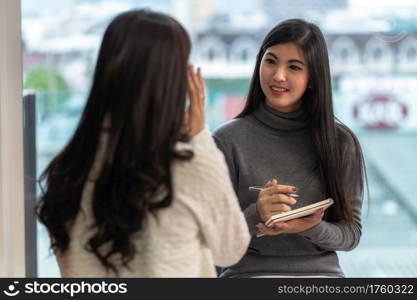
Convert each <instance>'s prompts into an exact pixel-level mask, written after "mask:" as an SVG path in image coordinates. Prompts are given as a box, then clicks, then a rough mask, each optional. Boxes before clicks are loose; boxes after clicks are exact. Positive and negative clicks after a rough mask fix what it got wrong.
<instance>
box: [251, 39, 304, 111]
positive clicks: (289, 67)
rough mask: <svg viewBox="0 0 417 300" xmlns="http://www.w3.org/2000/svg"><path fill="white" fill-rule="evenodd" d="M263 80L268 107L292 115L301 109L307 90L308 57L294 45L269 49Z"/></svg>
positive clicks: (265, 58)
mask: <svg viewBox="0 0 417 300" xmlns="http://www.w3.org/2000/svg"><path fill="white" fill-rule="evenodd" d="M259 77H260V81H261V88H262V91H263V93H264V94H265V101H266V104H267V105H268V106H269V107H271V108H272V109H274V110H276V111H279V112H283V113H289V112H293V111H296V110H298V109H299V108H300V105H301V101H300V98H301V96H302V95H303V94H304V92H305V90H306V89H307V85H308V80H309V72H308V66H307V63H306V60H305V58H304V54H303V52H302V51H301V49H300V48H299V47H298V46H297V45H296V44H294V43H285V44H277V45H274V46H271V47H269V48H267V49H266V51H265V54H264V56H263V57H262V61H261V65H260V69H259Z"/></svg>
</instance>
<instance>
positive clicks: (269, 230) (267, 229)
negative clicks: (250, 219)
mask: <svg viewBox="0 0 417 300" xmlns="http://www.w3.org/2000/svg"><path fill="white" fill-rule="evenodd" d="M256 227H257V228H258V230H259V231H260V232H261V233H263V234H268V235H277V234H280V233H282V230H281V229H274V228H273V227H267V226H265V225H264V224H262V223H258V225H256Z"/></svg>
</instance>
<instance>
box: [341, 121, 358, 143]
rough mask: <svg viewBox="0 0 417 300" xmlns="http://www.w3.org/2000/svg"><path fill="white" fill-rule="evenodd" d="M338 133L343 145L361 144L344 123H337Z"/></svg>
mask: <svg viewBox="0 0 417 300" xmlns="http://www.w3.org/2000/svg"><path fill="white" fill-rule="evenodd" d="M336 134H337V139H338V140H339V143H340V144H341V145H342V146H343V147H348V148H352V147H357V146H359V140H358V138H357V137H356V135H355V134H354V133H353V131H352V130H350V129H349V127H347V126H346V125H344V124H342V123H336Z"/></svg>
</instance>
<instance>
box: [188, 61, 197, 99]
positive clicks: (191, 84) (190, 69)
mask: <svg viewBox="0 0 417 300" xmlns="http://www.w3.org/2000/svg"><path fill="white" fill-rule="evenodd" d="M187 82H188V84H187V88H188V94H189V96H190V97H189V98H190V106H191V104H193V102H194V101H195V91H196V86H195V84H194V79H193V66H192V65H189V66H188V68H187Z"/></svg>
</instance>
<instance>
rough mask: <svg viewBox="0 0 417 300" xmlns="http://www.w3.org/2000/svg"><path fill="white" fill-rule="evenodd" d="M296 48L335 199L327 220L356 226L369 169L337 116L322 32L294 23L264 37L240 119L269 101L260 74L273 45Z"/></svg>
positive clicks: (320, 153)
mask: <svg viewBox="0 0 417 300" xmlns="http://www.w3.org/2000/svg"><path fill="white" fill-rule="evenodd" d="M284 43H294V44H296V45H297V46H298V47H300V49H301V50H302V51H303V53H304V56H305V58H306V60H307V65H308V68H309V74H310V82H309V86H310V88H308V89H306V92H305V93H304V95H303V96H302V103H303V106H304V107H305V109H306V111H307V115H308V124H309V129H310V131H311V136H312V139H313V143H314V146H315V149H316V151H317V154H318V156H319V164H320V171H321V174H322V178H323V184H324V188H325V192H326V195H327V197H332V198H333V199H334V200H335V203H334V205H332V206H331V207H330V208H329V209H328V210H327V212H326V216H325V219H326V220H328V221H331V222H337V221H341V220H343V221H346V222H348V223H352V222H353V221H354V220H353V213H352V205H351V199H352V197H354V195H356V194H357V193H359V194H360V196H361V197H363V192H364V181H365V180H366V171H365V164H364V159H363V155H362V151H361V148H360V145H359V142H358V139H357V138H356V136H355V135H354V134H353V132H352V131H351V130H349V128H347V127H346V126H345V125H343V124H342V123H341V122H340V121H339V120H337V119H336V118H335V116H334V112H333V100H332V87H331V76H330V67H329V58H328V53H327V47H326V42H325V39H324V37H323V34H322V32H321V31H320V29H319V28H318V27H317V26H316V25H314V24H312V23H308V22H306V21H304V20H300V19H289V20H286V21H283V22H281V23H279V24H278V25H277V26H275V27H274V28H273V29H272V30H271V31H270V32H269V33H268V34H267V35H266V37H265V38H264V40H263V42H262V46H261V48H260V50H259V52H258V55H257V58H256V65H255V70H254V72H253V75H252V80H251V83H250V87H249V92H248V96H247V101H246V104H245V107H244V108H243V110H242V112H241V113H240V114H239V115H238V116H237V118H240V117H244V116H246V115H247V114H250V113H251V112H253V111H254V110H256V109H257V108H258V106H259V104H260V103H261V102H263V101H265V95H264V93H263V92H262V89H261V85H260V79H259V69H260V64H261V61H262V57H263V56H264V53H265V51H266V50H267V49H268V48H269V47H271V46H274V45H277V44H284ZM349 139H351V140H353V142H354V153H353V156H354V161H353V162H352V161H350V162H348V161H347V160H348V158H349V157H351V156H352V153H348V152H349V151H350V149H349V148H348V147H346V144H347V143H348V140H349ZM346 168H353V170H354V172H355V175H356V176H355V178H345V177H344V175H342V176H341V174H346V173H347V172H343V170H344V169H345V170H346ZM346 181H351V182H354V183H355V186H356V187H357V190H355V191H352V190H349V189H347V188H346V186H345V184H344V182H346Z"/></svg>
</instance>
